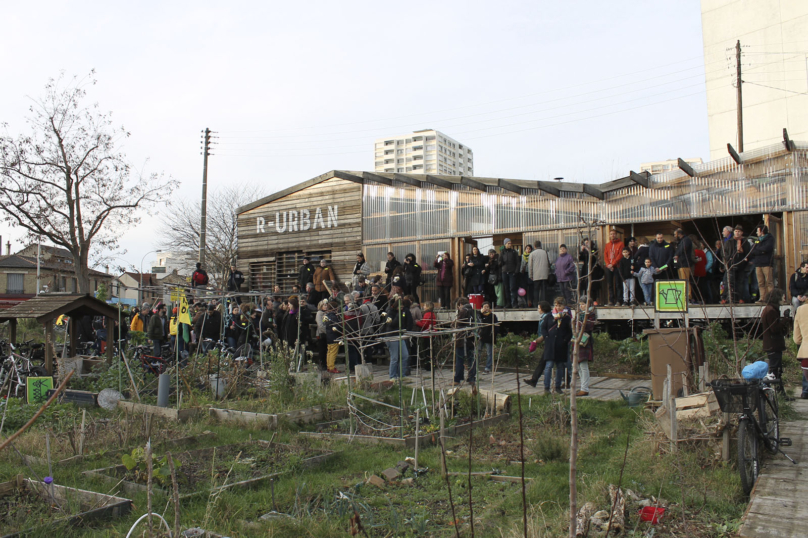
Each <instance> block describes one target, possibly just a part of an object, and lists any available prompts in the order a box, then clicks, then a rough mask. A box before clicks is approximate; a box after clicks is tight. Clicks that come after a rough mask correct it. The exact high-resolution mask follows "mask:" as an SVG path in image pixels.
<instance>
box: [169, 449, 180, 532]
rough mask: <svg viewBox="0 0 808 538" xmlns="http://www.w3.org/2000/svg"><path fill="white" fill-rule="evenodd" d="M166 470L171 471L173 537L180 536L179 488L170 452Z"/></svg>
mask: <svg viewBox="0 0 808 538" xmlns="http://www.w3.org/2000/svg"><path fill="white" fill-rule="evenodd" d="M166 456H167V459H168V469H169V470H170V471H171V488H172V493H173V500H174V536H180V528H181V527H180V488H179V486H178V485H177V473H176V470H175V469H174V457H173V456H172V455H171V452H169V453H167V454H166Z"/></svg>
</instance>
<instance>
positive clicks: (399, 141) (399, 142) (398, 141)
mask: <svg viewBox="0 0 808 538" xmlns="http://www.w3.org/2000/svg"><path fill="white" fill-rule="evenodd" d="M403 143H404V141H403V140H396V146H400V145H401V144H403Z"/></svg>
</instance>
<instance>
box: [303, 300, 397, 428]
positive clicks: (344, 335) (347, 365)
mask: <svg viewBox="0 0 808 538" xmlns="http://www.w3.org/2000/svg"><path fill="white" fill-rule="evenodd" d="M298 327H300V313H299V312H298ZM342 341H343V344H344V345H345V376H346V377H347V379H348V399H349V400H350V399H351V358H350V354H349V352H348V333H347V332H346V331H345V307H344V306H343V307H342ZM348 421H349V423H350V431H351V435H353V433H354V425H353V415H352V414H350V413H349V414H348ZM402 437H403V436H402Z"/></svg>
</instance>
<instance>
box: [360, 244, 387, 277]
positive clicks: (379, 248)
mask: <svg viewBox="0 0 808 538" xmlns="http://www.w3.org/2000/svg"><path fill="white" fill-rule="evenodd" d="M364 251H365V260H366V261H367V262H368V265H370V270H371V272H373V273H376V272H378V271H384V265H385V264H386V263H387V252H388V250H387V245H375V246H366V247H365V248H364Z"/></svg>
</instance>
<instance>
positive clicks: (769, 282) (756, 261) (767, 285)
mask: <svg viewBox="0 0 808 538" xmlns="http://www.w3.org/2000/svg"><path fill="white" fill-rule="evenodd" d="M752 242H753V244H752V249H751V251H750V252H749V257H750V258H751V259H752V266H754V268H755V275H756V276H757V281H758V287H759V288H760V300H759V301H758V304H765V303H766V301H767V299H766V298H767V297H768V296H769V293H771V291H772V290H773V289H774V276H773V275H772V261H773V260H774V237H773V236H771V235H769V227H768V226H765V225H761V226H758V227H757V228H755V236H754V237H752Z"/></svg>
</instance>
